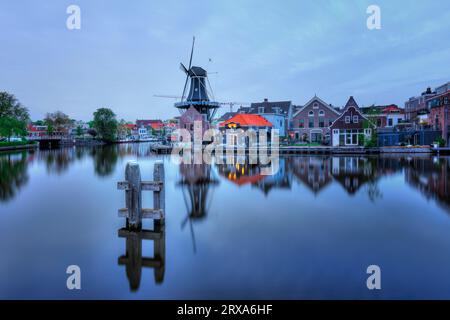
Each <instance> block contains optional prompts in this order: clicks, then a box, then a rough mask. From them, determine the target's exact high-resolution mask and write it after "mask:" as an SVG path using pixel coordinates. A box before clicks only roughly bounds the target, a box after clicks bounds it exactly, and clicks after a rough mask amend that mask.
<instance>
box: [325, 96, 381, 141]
mask: <svg viewBox="0 0 450 320" xmlns="http://www.w3.org/2000/svg"><path fill="white" fill-rule="evenodd" d="M372 128H373V126H372V124H371V122H369V121H368V119H367V118H366V117H365V116H364V115H363V114H362V113H361V111H360V109H359V107H358V104H357V103H356V101H355V99H354V98H353V97H350V98H349V99H348V101H347V104H346V105H345V107H344V110H343V111H342V113H341V115H340V116H339V117H338V118H337V119H336V120H335V121H334V122H333V124H332V125H331V127H330V129H331V134H332V144H333V146H358V145H362V143H363V141H361V139H360V137H361V136H364V137H366V138H369V137H370V136H371V134H372Z"/></svg>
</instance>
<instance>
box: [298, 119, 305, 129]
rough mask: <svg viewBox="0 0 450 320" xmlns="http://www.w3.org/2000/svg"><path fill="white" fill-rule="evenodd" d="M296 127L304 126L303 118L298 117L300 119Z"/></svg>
mask: <svg viewBox="0 0 450 320" xmlns="http://www.w3.org/2000/svg"><path fill="white" fill-rule="evenodd" d="M298 127H299V128H304V127H305V120H303V119H300V120H299V121H298Z"/></svg>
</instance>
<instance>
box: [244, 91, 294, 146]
mask: <svg viewBox="0 0 450 320" xmlns="http://www.w3.org/2000/svg"><path fill="white" fill-rule="evenodd" d="M238 113H248V114H257V115H260V116H262V117H264V118H265V119H266V120H267V121H268V122H270V123H271V124H272V128H273V129H277V130H278V132H279V135H280V137H286V136H287V133H288V130H290V128H291V127H292V102H291V101H269V100H268V99H264V101H263V102H257V103H252V104H251V105H250V107H246V108H240V109H239V110H238Z"/></svg>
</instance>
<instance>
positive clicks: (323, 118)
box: [291, 96, 340, 143]
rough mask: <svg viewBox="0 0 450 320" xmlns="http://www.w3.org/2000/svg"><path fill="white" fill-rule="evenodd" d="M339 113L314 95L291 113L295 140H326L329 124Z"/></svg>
mask: <svg viewBox="0 0 450 320" xmlns="http://www.w3.org/2000/svg"><path fill="white" fill-rule="evenodd" d="M339 115H340V113H339V112H338V111H337V110H336V109H334V108H333V107H332V106H330V105H329V104H328V103H326V102H324V101H323V100H322V99H320V98H319V97H317V96H315V97H314V98H312V99H311V100H310V101H308V102H307V103H306V104H305V105H304V106H303V107H302V108H300V109H298V110H297V111H296V113H295V114H294V115H293V117H292V118H293V120H292V123H293V125H292V130H291V133H293V137H294V139H295V140H301V141H310V142H318V143H322V142H328V141H329V140H330V139H329V138H330V128H329V127H330V125H331V124H332V123H333V121H334V120H336V119H337V118H338V117H339Z"/></svg>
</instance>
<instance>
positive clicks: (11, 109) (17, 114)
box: [0, 91, 30, 123]
mask: <svg viewBox="0 0 450 320" xmlns="http://www.w3.org/2000/svg"><path fill="white" fill-rule="evenodd" d="M3 117H10V118H13V119H17V120H19V121H22V122H25V123H27V122H28V121H29V120H30V115H29V113H28V109H27V108H25V107H24V106H22V105H21V104H20V102H19V101H18V100H17V99H16V97H15V96H14V95H12V94H10V93H8V92H5V91H2V92H0V118H3Z"/></svg>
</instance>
